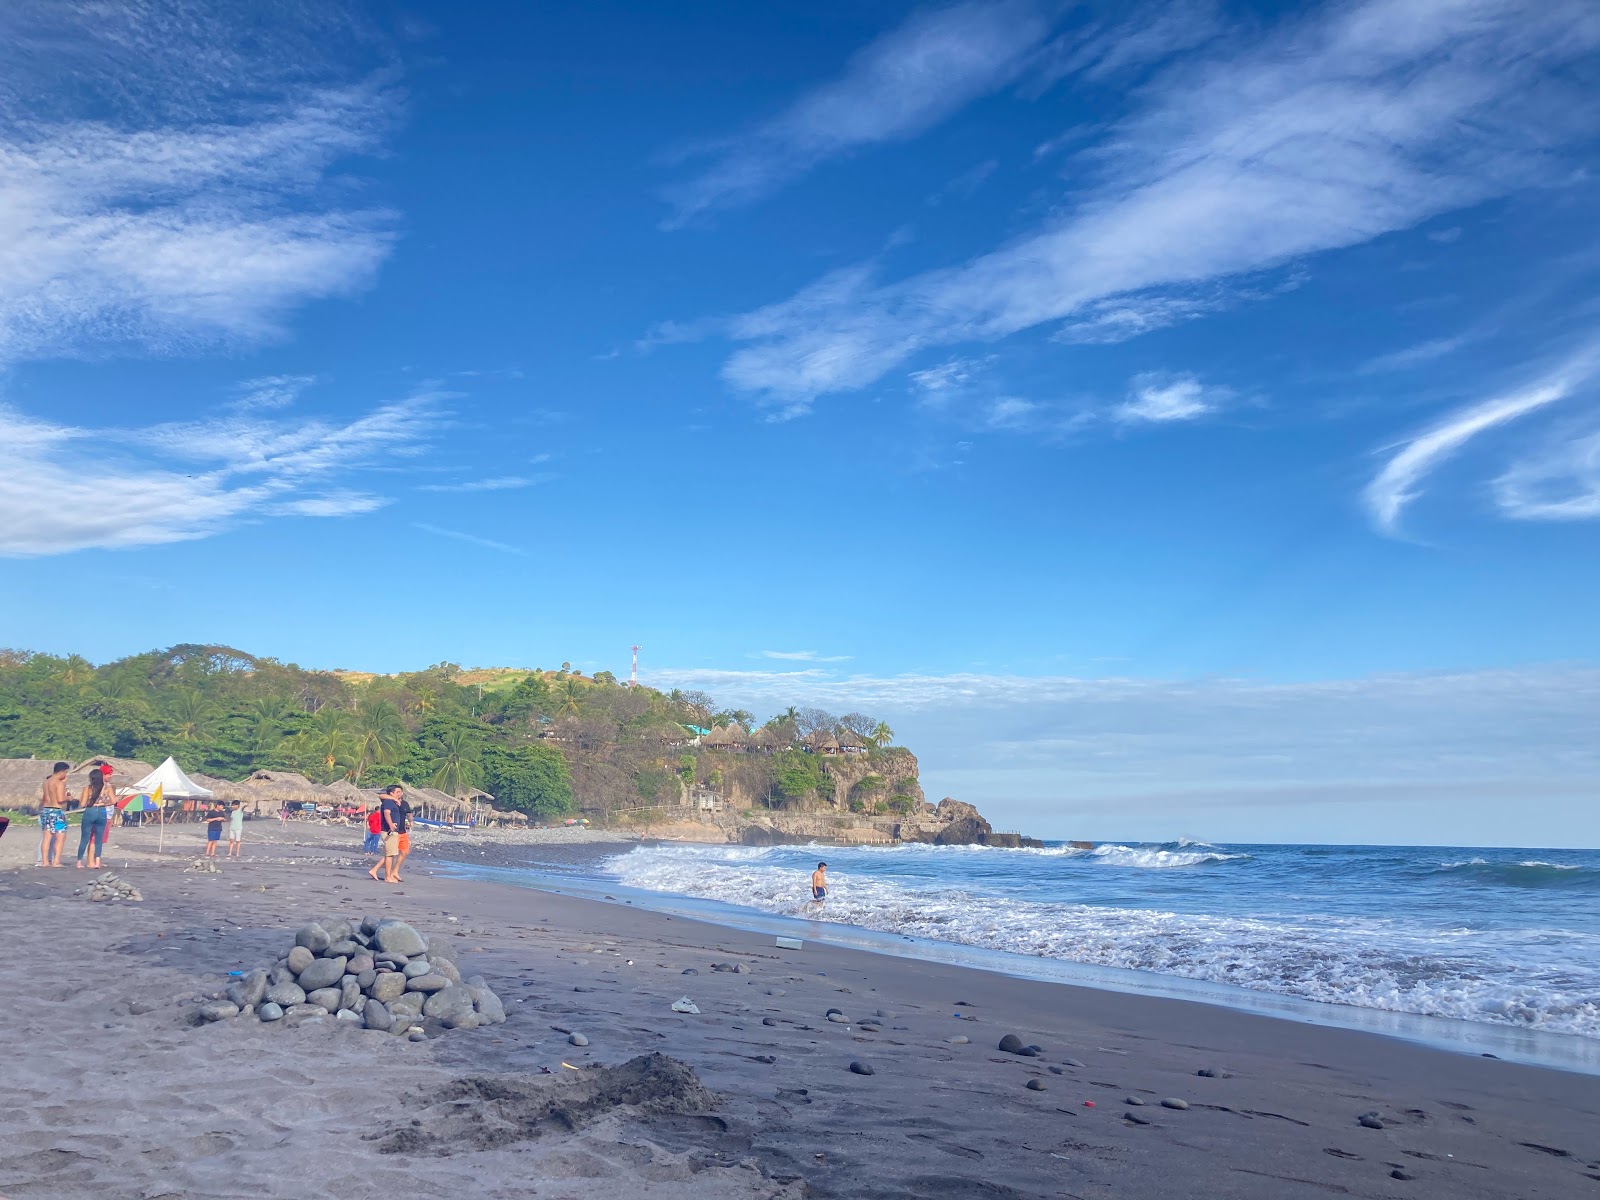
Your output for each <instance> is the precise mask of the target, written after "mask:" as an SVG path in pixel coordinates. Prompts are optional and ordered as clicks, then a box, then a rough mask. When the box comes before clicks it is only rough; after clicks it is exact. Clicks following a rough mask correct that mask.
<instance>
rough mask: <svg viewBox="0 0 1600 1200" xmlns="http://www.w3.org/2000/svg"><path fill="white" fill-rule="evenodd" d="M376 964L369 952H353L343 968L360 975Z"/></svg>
mask: <svg viewBox="0 0 1600 1200" xmlns="http://www.w3.org/2000/svg"><path fill="white" fill-rule="evenodd" d="M377 965H378V964H377V963H375V962H373V961H372V955H370V954H354V955H351V957H350V961H349V962H348V963H346V964H345V968H344V969H345V970H346V971H349V972H350V974H352V975H360V974H362V973H364V972H366V971H370V970H372V969H373V968H374V967H376V966H377Z"/></svg>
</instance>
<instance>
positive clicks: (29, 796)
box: [0, 758, 54, 809]
mask: <svg viewBox="0 0 1600 1200" xmlns="http://www.w3.org/2000/svg"><path fill="white" fill-rule="evenodd" d="M53 765H54V761H53V760H50V759H43V758H0V805H3V806H4V807H6V808H29V809H37V808H38V807H39V793H40V791H41V790H42V789H43V788H44V781H45V776H47V775H49V774H50V768H51V767H52V766H53Z"/></svg>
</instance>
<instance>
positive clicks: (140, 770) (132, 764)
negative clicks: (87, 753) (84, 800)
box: [44, 754, 155, 796]
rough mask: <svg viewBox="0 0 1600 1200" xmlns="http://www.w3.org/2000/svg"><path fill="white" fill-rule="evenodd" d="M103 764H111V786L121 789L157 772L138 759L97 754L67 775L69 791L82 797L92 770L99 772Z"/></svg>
mask: <svg viewBox="0 0 1600 1200" xmlns="http://www.w3.org/2000/svg"><path fill="white" fill-rule="evenodd" d="M101 763H110V764H111V786H112V787H119V788H123V787H132V786H133V785H134V784H136V783H138V782H139V780H141V779H143V778H144V777H145V776H146V775H148V774H150V772H151V771H154V770H155V768H154V767H153V766H151V765H150V764H149V763H147V762H141V761H139V760H138V759H137V758H112V757H111V756H110V755H109V754H97V755H95V756H94V757H93V758H86V759H84V760H83V761H82V762H81V763H78V764H77V765H76V766H74V767H73V768H72V770H71V771H69V772H68V773H67V791H69V792H71V793H72V794H73V795H74V796H81V795H82V794H83V789H84V788H86V787H87V786H88V785H89V772H90V770H91V769H93V770H99V764H101ZM44 769H45V770H47V771H48V770H49V769H50V764H49V763H45V768H44Z"/></svg>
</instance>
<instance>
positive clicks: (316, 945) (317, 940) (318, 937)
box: [291, 924, 333, 954]
mask: <svg viewBox="0 0 1600 1200" xmlns="http://www.w3.org/2000/svg"><path fill="white" fill-rule="evenodd" d="M294 944H295V945H296V946H298V947H300V948H301V949H302V950H305V951H308V952H309V953H311V954H321V953H322V952H323V951H324V950H326V949H327V948H328V947H329V946H331V945H333V939H332V938H331V937H329V936H328V931H327V930H326V929H324V928H323V927H322V926H321V925H315V924H313V925H307V926H305V927H303V928H302V929H300V930H298V931H297V932H296V933H295V935H294ZM291 953H292V952H291Z"/></svg>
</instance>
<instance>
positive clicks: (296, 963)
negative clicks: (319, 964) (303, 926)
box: [284, 944, 317, 975]
mask: <svg viewBox="0 0 1600 1200" xmlns="http://www.w3.org/2000/svg"><path fill="white" fill-rule="evenodd" d="M316 960H317V956H316V955H315V954H313V953H311V951H309V950H307V949H306V948H305V947H304V946H301V945H298V944H297V945H296V946H295V948H294V949H293V950H291V951H289V957H288V958H287V959H285V960H284V965H285V966H286V967H288V968H289V970H291V971H293V972H294V973H295V974H296V975H298V974H300V972H301V971H304V970H305V969H306V968H307V967H309V966H310V965H311V964H312V963H314V962H316Z"/></svg>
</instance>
